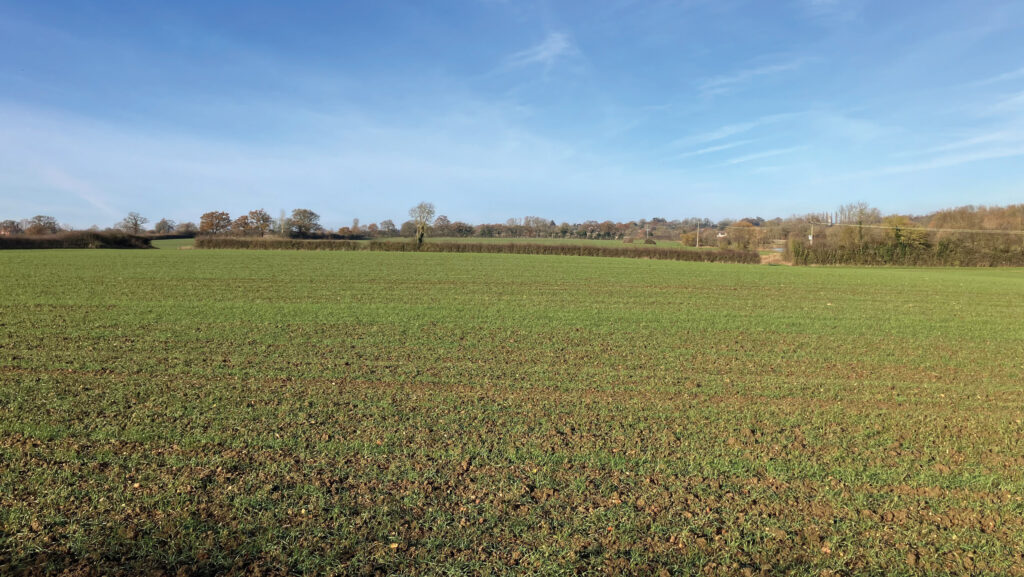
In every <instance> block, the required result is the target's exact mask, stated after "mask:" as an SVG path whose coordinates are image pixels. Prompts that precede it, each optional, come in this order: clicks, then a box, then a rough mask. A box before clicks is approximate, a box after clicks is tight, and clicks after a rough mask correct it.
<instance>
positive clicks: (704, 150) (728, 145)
mask: <svg viewBox="0 0 1024 577" xmlns="http://www.w3.org/2000/svg"><path fill="white" fill-rule="evenodd" d="M751 142H754V139H748V140H737V141H735V142H727V143H725V144H718V145H715V146H708V147H705V148H701V149H699V150H691V151H690V152H684V153H682V154H677V155H676V158H689V157H691V156H702V155H704V154H711V153H712V152H719V151H722V150H729V149H730V148H736V147H737V146H743V145H745V144H750V143H751Z"/></svg>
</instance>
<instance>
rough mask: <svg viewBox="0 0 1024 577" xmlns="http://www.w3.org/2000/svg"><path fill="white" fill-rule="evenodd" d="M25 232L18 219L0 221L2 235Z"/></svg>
mask: <svg viewBox="0 0 1024 577" xmlns="http://www.w3.org/2000/svg"><path fill="white" fill-rule="evenodd" d="M22 232H24V231H23V230H22V228H21V225H20V224H18V221H16V220H5V221H3V222H0V235H3V236H7V235H11V234H21V233H22Z"/></svg>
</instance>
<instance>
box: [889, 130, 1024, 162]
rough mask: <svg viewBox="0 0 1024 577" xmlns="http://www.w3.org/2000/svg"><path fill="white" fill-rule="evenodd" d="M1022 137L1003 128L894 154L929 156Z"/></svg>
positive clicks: (896, 155)
mask: <svg viewBox="0 0 1024 577" xmlns="http://www.w3.org/2000/svg"><path fill="white" fill-rule="evenodd" d="M1020 138H1021V137H1015V135H1013V134H1011V133H1010V132H1007V131H1003V130H1001V131H997V132H990V133H987V134H981V135H978V136H972V137H970V138H963V139H960V140H954V141H952V142H947V143H945V144H940V145H937V146H932V147H929V148H924V149H921V150H908V151H904V152H899V153H896V154H894V155H893V156H894V157H896V158H900V157H907V156H928V155H933V154H938V153H943V152H953V151H957V150H963V149H966V148H973V147H976V146H978V145H982V144H990V143H993V142H1007V141H1011V140H1015V139H1016V140H1020Z"/></svg>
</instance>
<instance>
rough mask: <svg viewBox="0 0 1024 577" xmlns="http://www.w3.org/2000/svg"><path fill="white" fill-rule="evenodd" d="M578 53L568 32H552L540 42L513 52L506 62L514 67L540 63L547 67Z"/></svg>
mask: <svg viewBox="0 0 1024 577" xmlns="http://www.w3.org/2000/svg"><path fill="white" fill-rule="evenodd" d="M577 54H579V49H578V48H577V47H576V44H575V43H573V41H572V39H571V38H570V37H569V35H568V34H565V33H563V32H552V33H550V34H548V36H547V38H545V39H544V40H543V41H541V42H540V44H537V45H536V46H531V47H530V48H527V49H525V50H522V51H519V52H516V53H515V54H512V55H511V56H509V57H508V58H507V59H506V61H505V63H506V65H508V66H512V67H520V66H530V65H535V64H539V65H543V66H544V67H546V68H547V67H550V66H552V65H553V64H555V63H556V62H558V61H559V60H562V59H565V58H569V57H571V56H574V55H577Z"/></svg>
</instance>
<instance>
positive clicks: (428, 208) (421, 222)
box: [409, 202, 435, 246]
mask: <svg viewBox="0 0 1024 577" xmlns="http://www.w3.org/2000/svg"><path fill="white" fill-rule="evenodd" d="M434 214H435V213H434V205H433V204H431V203H429V202H421V203H419V204H417V205H416V206H414V207H412V208H410V209H409V218H411V219H412V222H413V224H415V225H416V245H417V246H421V245H422V244H423V237H424V236H426V235H427V229H428V228H430V224H431V223H433V222H434Z"/></svg>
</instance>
